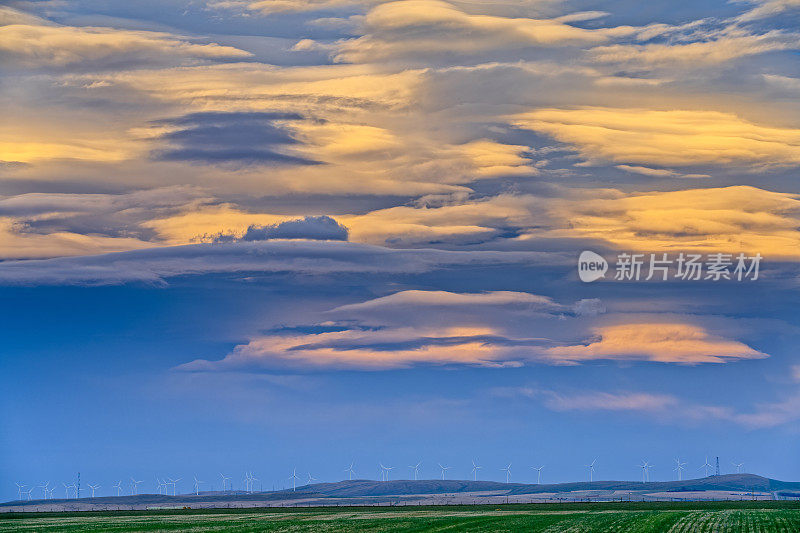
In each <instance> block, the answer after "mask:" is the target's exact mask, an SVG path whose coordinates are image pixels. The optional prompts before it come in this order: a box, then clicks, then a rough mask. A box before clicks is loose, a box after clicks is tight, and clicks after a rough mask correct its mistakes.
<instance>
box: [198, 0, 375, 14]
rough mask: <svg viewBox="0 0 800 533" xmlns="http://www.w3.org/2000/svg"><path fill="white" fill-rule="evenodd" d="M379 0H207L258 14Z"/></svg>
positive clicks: (328, 8) (300, 10) (307, 9)
mask: <svg viewBox="0 0 800 533" xmlns="http://www.w3.org/2000/svg"><path fill="white" fill-rule="evenodd" d="M380 1H381V0H207V3H208V5H209V6H210V7H212V8H217V9H223V8H227V9H230V8H236V9H239V10H242V11H250V12H254V13H258V14H260V15H276V14H281V13H302V12H307V11H326V10H332V9H341V8H346V7H351V6H362V5H369V4H374V3H378V2H380Z"/></svg>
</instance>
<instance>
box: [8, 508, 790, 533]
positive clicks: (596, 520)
mask: <svg viewBox="0 0 800 533" xmlns="http://www.w3.org/2000/svg"><path fill="white" fill-rule="evenodd" d="M4 531H37V532H39V531H76V532H77V531H81V532H84V531H89V532H91V531H232V532H245V531H292V532H305V531H309V532H311V531H313V532H319V531H345V532H351V531H352V532H355V531H358V532H362V531H373V532H378V531H392V532H395V531H400V532H425V531H486V532H499V531H531V532H540V531H541V532H562V531H568V532H574V533H577V532H584V531H586V532H595V531H597V532H624V533H628V532H632V533H637V532H676V533H680V532H683V533H688V532H709V533H711V532H713V533H717V532H727V531H734V532H739V531H741V532H780V533H795V532H798V531H800V503H796V502H697V503H675V504H671V503H669V502H664V503H658V504H647V503H597V504H561V505H559V504H542V505H537V504H532V505H502V506H476V507H472V506H446V507H408V508H403V507H382V508H364V507H350V508H330V507H327V508H325V507H317V508H304V509H246V510H245V509H238V510H229V509H216V510H203V511H200V510H176V511H141V512H136V511H128V512H105V511H104V512H83V513H39V514H36V515H25V514H8V515H0V532H4Z"/></svg>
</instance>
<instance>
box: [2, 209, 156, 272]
mask: <svg viewBox="0 0 800 533" xmlns="http://www.w3.org/2000/svg"><path fill="white" fill-rule="evenodd" d="M26 230H27V231H26ZM151 246H152V244H151V243H149V242H146V241H142V240H140V239H137V238H134V237H122V236H119V237H109V236H107V235H99V234H82V233H76V232H70V231H50V232H47V233H37V232H33V231H30V230H29V228H26V227H25V226H24V225H22V224H19V223H18V222H17V221H16V220H15V219H13V218H10V217H2V216H0V265H5V264H10V263H8V262H7V261H6V262H3V261H2V260H9V259H33V258H40V257H54V256H74V255H88V254H102V253H108V252H119V251H124V250H138V249H142V248H149V247H151Z"/></svg>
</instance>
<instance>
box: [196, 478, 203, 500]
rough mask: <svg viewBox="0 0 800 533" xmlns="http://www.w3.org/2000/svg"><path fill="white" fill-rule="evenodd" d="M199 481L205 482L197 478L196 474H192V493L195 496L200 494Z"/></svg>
mask: <svg viewBox="0 0 800 533" xmlns="http://www.w3.org/2000/svg"><path fill="white" fill-rule="evenodd" d="M200 483H205V481H200V480H199V479H197V476H194V495H195V496H199V495H200Z"/></svg>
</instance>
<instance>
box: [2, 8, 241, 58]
mask: <svg viewBox="0 0 800 533" xmlns="http://www.w3.org/2000/svg"><path fill="white" fill-rule="evenodd" d="M6 15H7V11H6ZM4 18H5V21H6V25H3V26H0V58H2V59H3V60H4V62H5V63H6V64H8V65H14V66H18V67H24V68H37V67H67V66H69V67H73V68H74V67H82V68H110V67H116V66H121V65H132V64H150V65H152V64H154V63H174V62H175V61H176V59H177V60H187V59H205V60H208V59H223V58H246V57H250V56H251V54H250V53H249V52H246V51H244V50H240V49H238V48H234V47H232V46H222V45H219V44H216V43H210V44H194V43H191V42H189V41H187V40H186V39H182V38H180V37H177V36H175V35H171V34H168V33H163V32H153V31H134V30H119V29H114V28H103V27H88V26H87V27H75V26H58V25H53V24H41V23H40V24H34V20H31V19H30V18H27V19H26V18H24V17H23V18H21V19H20V18H19V17H18V18H17V19H16V20H14V19H13V18H12V19H11V20H9V18H8V17H7V16H6V17H4ZM8 22H11V23H8Z"/></svg>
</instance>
